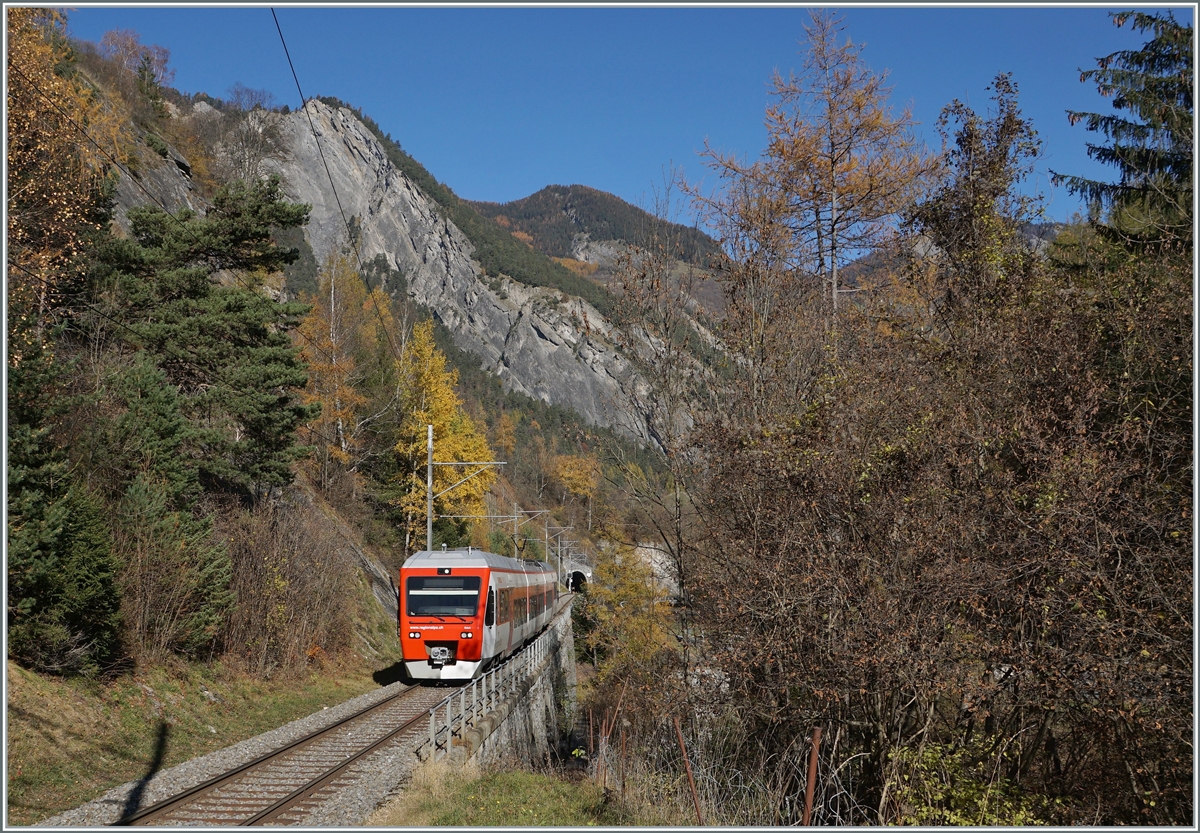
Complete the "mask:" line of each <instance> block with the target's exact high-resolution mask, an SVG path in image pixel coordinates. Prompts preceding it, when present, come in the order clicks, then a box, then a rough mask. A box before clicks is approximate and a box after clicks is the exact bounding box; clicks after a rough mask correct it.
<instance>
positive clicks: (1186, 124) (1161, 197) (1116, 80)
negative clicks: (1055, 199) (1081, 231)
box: [1052, 11, 1194, 245]
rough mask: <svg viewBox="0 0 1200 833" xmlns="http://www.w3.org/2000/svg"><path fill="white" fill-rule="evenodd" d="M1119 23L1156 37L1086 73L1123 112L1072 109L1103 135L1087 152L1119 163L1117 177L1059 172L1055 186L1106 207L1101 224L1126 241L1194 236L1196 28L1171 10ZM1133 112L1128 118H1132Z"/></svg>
mask: <svg viewBox="0 0 1200 833" xmlns="http://www.w3.org/2000/svg"><path fill="white" fill-rule="evenodd" d="M1112 18H1113V22H1114V23H1116V25H1117V26H1124V25H1125V24H1126V23H1129V24H1130V25H1131V26H1132V27H1133V29H1134V30H1135V31H1146V32H1152V33H1153V34H1154V37H1153V38H1152V39H1151V40H1149V41H1148V42H1146V43H1145V44H1144V45H1143V46H1142V48H1141V49H1138V50H1123V51H1120V52H1114V53H1113V54H1112V55H1109V56H1108V57H1105V58H1100V59H1099V60H1098V61H1097V64H1098V67H1097V68H1096V69H1091V70H1087V71H1085V72H1082V74H1081V76H1080V80H1081V81H1094V82H1095V83H1096V86H1097V88H1098V89H1099V90H1100V93H1101V95H1104V96H1105V97H1108V98H1111V99H1112V103H1113V108H1114V109H1115V110H1117V111H1118V112H1117V113H1109V114H1102V113H1084V112H1078V111H1075V110H1069V111H1067V116H1068V118H1069V119H1070V120H1071V123H1072V124H1077V123H1079V122H1083V123H1084V126H1085V127H1086V128H1087V129H1088V130H1089V131H1093V132H1099V133H1102V134H1103V135H1104V136H1105V138H1106V139H1107V143H1106V144H1088V156H1090V157H1091V158H1093V159H1096V160H1097V161H1100V162H1104V163H1106V164H1110V165H1115V166H1116V167H1117V169H1118V171H1119V172H1120V177H1119V179H1118V180H1117V182H1100V181H1098V180H1092V179H1087V178H1085V177H1080V176H1070V175H1066V174H1059V173H1055V172H1052V179H1053V181H1054V183H1055V184H1056V185H1059V184H1061V185H1065V186H1066V188H1067V190H1068V191H1070V192H1071V193H1072V194H1078V195H1081V196H1083V197H1084V198H1085V199H1087V200H1088V201H1089V202H1090V203H1091V204H1092V205H1093V206H1094V207H1095V208H1096V209H1098V210H1100V211H1106V212H1107V217H1104V218H1098V219H1102V220H1103V221H1104V222H1103V224H1102V226H1101V227H1102V229H1103V230H1104V231H1105V232H1106V233H1108V234H1115V235H1117V236H1119V237H1120V238H1121V239H1123V240H1125V241H1126V242H1127V243H1131V244H1134V245H1147V244H1155V243H1163V242H1166V241H1170V240H1180V239H1185V240H1186V241H1187V242H1188V244H1189V245H1190V242H1191V240H1192V144H1193V137H1194V132H1193V112H1194V107H1193V101H1192V95H1193V91H1192V88H1193V84H1194V71H1193V44H1192V27H1191V26H1190V25H1184V24H1181V23H1179V22H1178V21H1177V20H1176V19H1175V17H1174V15H1172V14H1171V12H1169V11H1168V12H1166V13H1165V14H1145V13H1142V12H1133V11H1130V12H1120V13H1113V14H1112ZM1125 114H1127V115H1125Z"/></svg>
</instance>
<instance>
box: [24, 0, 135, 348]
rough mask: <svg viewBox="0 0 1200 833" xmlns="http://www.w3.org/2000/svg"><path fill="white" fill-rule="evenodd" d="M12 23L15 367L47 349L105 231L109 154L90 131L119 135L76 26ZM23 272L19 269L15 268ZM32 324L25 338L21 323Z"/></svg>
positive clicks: (55, 21) (34, 14) (33, 12)
mask: <svg viewBox="0 0 1200 833" xmlns="http://www.w3.org/2000/svg"><path fill="white" fill-rule="evenodd" d="M5 11H6V14H7V21H6V22H7V24H8V56H7V57H8V66H7V69H8V73H7V75H8V85H7V86H8V89H7V100H6V105H7V106H6V108H5V118H6V121H7V125H6V126H7V130H8V203H7V205H6V207H5V214H6V219H7V236H8V241H7V243H8V264H9V267H10V269H9V271H8V304H9V323H10V331H9V338H10V341H9V345H8V349H9V361H10V364H15V363H16V362H19V361H20V357H21V356H22V355H23V354H24V353H25V352H26V351H27V350H29V349H40V348H41V347H42V346H44V345H43V342H44V340H45V338H46V331H47V329H48V326H49V325H50V324H51V323H52V319H53V316H54V315H55V314H56V311H57V309H58V308H59V307H60V305H61V298H60V296H61V294H62V283H63V281H64V280H66V279H67V278H68V277H69V276H70V273H71V270H72V268H73V267H72V263H73V262H74V261H75V259H76V257H77V255H78V254H79V252H80V249H81V247H82V245H83V241H84V239H85V237H86V235H87V234H88V232H89V231H90V230H94V229H96V228H98V227H99V219H98V217H97V215H96V206H97V187H98V186H99V184H100V182H101V180H102V178H103V177H104V175H105V168H104V166H105V162H106V160H105V159H104V157H103V156H101V155H100V154H99V152H98V151H97V150H96V149H95V147H94V146H93V145H91V144H90V143H89V142H88V141H87V139H86V138H85V136H84V134H83V133H82V132H81V131H82V130H83V129H84V128H85V126H86V129H87V130H88V134H89V135H91V134H93V133H95V134H96V135H98V136H99V135H107V134H109V133H112V132H113V130H112V129H110V128H111V122H112V120H111V119H110V118H109V117H108V116H107V115H106V113H105V111H104V108H103V107H102V106H101V104H100V103H99V102H98V100H97V98H96V97H95V96H94V95H93V94H92V91H91V90H89V89H88V88H87V87H86V86H84V84H83V82H82V80H81V78H80V77H79V76H78V75H77V74H69V73H60V72H59V71H57V68H58V67H60V66H62V65H65V64H67V63H69V59H70V50H69V47H68V45H67V40H66V32H65V28H66V18H65V17H64V16H63V14H62V13H61V12H58V11H54V10H50V9H31V8H9V9H6V10H5ZM13 267H15V268H13ZM16 321H25V322H26V325H27V326H24V327H21V328H20V329H19V331H17V330H14V329H13V325H14V322H16Z"/></svg>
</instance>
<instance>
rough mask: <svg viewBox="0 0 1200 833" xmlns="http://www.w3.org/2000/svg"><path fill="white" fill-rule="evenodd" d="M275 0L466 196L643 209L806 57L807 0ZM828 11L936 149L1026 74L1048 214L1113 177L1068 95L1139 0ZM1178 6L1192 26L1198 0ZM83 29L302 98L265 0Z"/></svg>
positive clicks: (114, 17) (279, 11)
mask: <svg viewBox="0 0 1200 833" xmlns="http://www.w3.org/2000/svg"><path fill="white" fill-rule="evenodd" d="M1167 7H1168V6H1159V7H1141V6H1139V7H1137V8H1141V9H1152V8H1158V9H1162V8H1167ZM274 8H275V12H276V15H277V16H278V19H279V23H280V26H281V27H282V30H283V34H284V37H285V38H286V40H287V47H288V50H289V52H290V54H291V57H292V60H293V62H294V65H295V69H296V73H297V75H298V76H299V80H300V85H301V87H302V89H303V91H304V94H305V95H306V96H309V97H311V96H315V95H333V96H337V97H338V98H340V99H342V100H343V101H347V102H349V103H350V104H352V105H355V106H357V107H360V108H361V109H362V110H363V112H364V113H366V114H367V115H369V116H371V117H372V118H373V119H374V120H375V121H376V122H378V123H379V125H380V126H381V127H382V128H383V129H384V131H386V132H389V133H390V134H391V135H392V138H393V139H395V140H396V141H397V142H399V144H400V145H401V146H402V147H403V148H404V149H405V150H406V151H407V152H408V153H410V154H411V155H412V156H413V157H415V158H416V159H417V160H418V161H420V162H421V163H422V164H423V165H424V166H425V167H426V168H427V169H428V170H429V171H430V172H431V173H432V174H433V175H434V176H435V177H436V178H437V179H439V180H441V181H442V182H444V183H446V184H447V185H449V186H450V187H451V188H452V189H454V191H455V192H456V193H457V194H459V196H462V197H465V198H467V199H477V200H493V201H496V202H506V201H509V200H514V199H520V198H521V197H524V196H528V195H529V194H531V193H533V192H535V191H537V190H539V189H540V188H542V187H544V186H546V185H549V184H573V183H580V184H584V185H590V186H592V187H595V188H599V189H602V190H604V191H609V192H612V193H614V194H616V195H618V196H620V197H622V198H624V199H626V200H628V201H629V202H631V203H634V204H636V205H643V206H649V205H650V204H651V203H652V201H653V194H654V190H655V189H656V188H659V187H661V185H662V182H663V176H664V171H665V170H666V169H667V168H668V166H670V165H672V164H673V165H675V166H677V167H682V168H683V171H684V174H685V176H687V178H688V179H689V180H690V181H692V182H697V181H699V180H701V179H703V180H704V181H705V183H708V184H711V183H712V180H713V178H712V175H711V174H710V173H708V172H707V171H706V169H705V167H704V165H703V164H702V162H701V160H700V159H699V158H698V156H697V152H698V151H700V150H702V149H703V147H704V143H705V141H706V140H707V141H708V142H710V143H711V144H712V146H713V147H716V148H719V149H721V150H724V151H732V152H736V153H738V154H741V155H745V156H747V157H749V158H754V157H755V156H757V155H758V153H759V152H760V151H761V150H762V148H763V147H764V146H765V143H766V131H765V129H764V127H763V113H764V110H765V108H766V106H767V105H768V103H769V101H770V96H769V95H768V92H767V85H768V81H769V79H770V76H771V73H772V71H773V70H775V69H778V70H780V71H781V72H782V73H784V74H786V73H787V72H788V71H790V70H793V69H796V70H799V68H800V65H801V61H802V58H801V56H800V54H799V53H800V52H801V50H802V48H803V46H802V44H801V41H802V40H803V38H804V28H803V26H804V24H805V22H806V21H807V20H808V13H807V10H806V9H807V8H808V7H806V6H802V5H783V4H771V5H764V6H760V7H747V6H744V5H741V6H723V7H711V6H710V7H701V6H691V7H674V8H662V7H648V6H623V7H613V6H608V7H595V8H579V7H567V6H559V7H548V8H547V7H543V8H529V7H524V8H521V7H511V6H510V7H485V8H480V7H478V6H476V7H457V8H452V7H442V8H430V7H428V6H426V7H412V6H396V5H381V4H380V5H371V4H362V5H359V6H357V7H347V6H337V7H333V6H324V7H322V6H312V5H309V6H300V5H296V6H286V5H280V6H275V7H274ZM830 8H833V9H834V10H835V12H836V13H837V14H839V15H841V16H842V17H843V18H844V26H845V34H846V35H847V36H848V37H850V38H851V39H853V40H854V41H855V43H859V44H865V46H864V48H863V51H862V58H863V60H864V61H865V62H866V63H867V64H868V65H869V66H870V67H871V68H872V69H874V70H876V71H883V70H887V71H888V73H889V75H888V82H889V83H890V84H891V85H892V87H893V90H892V101H893V104H894V106H895V107H896V108H897V109H899V108H900V107H901V106H903V105H905V104H911V106H912V108H913V112H914V116H915V117H916V119H917V120H918V121H920V122H921V125H920V126H919V127H918V131H919V133H920V135H921V136H922V137H923V138H924V140H925V141H926V143H927V144H928V145H929V146H930V147H940V138H939V137H938V135H937V132H936V129H935V122H936V120H937V117H938V113H939V112H940V110H941V108H942V107H943V106H945V105H946V104H948V103H949V102H950V101H951V100H952V99H955V98H958V99H960V100H962V101H964V102H966V103H968V104H970V105H971V106H973V107H974V108H975V109H976V110H978V111H983V110H986V108H987V105H988V93H987V89H986V88H987V86H988V84H989V83H990V81H991V79H992V78H993V77H995V75H996V73H997V72H1001V71H1005V72H1011V73H1012V74H1013V77H1014V79H1015V80H1016V82H1017V84H1018V86H1019V89H1020V101H1021V105H1022V109H1023V111H1024V113H1025V114H1026V115H1027V116H1028V117H1029V118H1030V119H1031V120H1032V122H1033V124H1034V127H1035V128H1036V129H1037V130H1038V132H1039V134H1040V136H1041V138H1042V140H1043V142H1044V147H1043V156H1042V158H1041V159H1040V160H1039V161H1038V162H1037V166H1036V167H1037V170H1036V173H1035V175H1034V178H1033V180H1032V181H1031V183H1030V186H1029V187H1030V188H1031V189H1036V190H1038V191H1040V192H1041V193H1043V194H1045V195H1046V214H1047V217H1048V218H1049V219H1054V220H1065V219H1068V218H1069V217H1070V216H1071V214H1072V213H1073V212H1075V211H1076V210H1077V209H1078V208H1079V205H1078V203H1077V202H1076V201H1075V200H1074V199H1073V198H1071V197H1070V196H1069V195H1067V194H1066V193H1065V192H1063V191H1061V190H1060V189H1052V188H1051V186H1050V183H1049V177H1048V174H1047V171H1048V170H1055V171H1059V172H1062V173H1074V174H1082V175H1085V176H1091V177H1095V178H1101V179H1111V178H1113V171H1112V169H1110V168H1106V167H1104V166H1099V165H1097V164H1095V163H1093V162H1092V161H1091V160H1089V159H1088V158H1087V156H1086V152H1085V143H1086V142H1087V141H1089V140H1094V139H1095V137H1094V135H1093V134H1089V133H1088V132H1087V131H1086V130H1084V128H1083V127H1082V126H1077V127H1071V126H1069V125H1068V123H1067V119H1066V115H1065V111H1066V110H1068V109H1082V110H1098V111H1102V112H1107V111H1109V110H1110V109H1111V105H1110V104H1109V103H1108V101H1107V100H1105V99H1103V98H1101V97H1100V96H1099V95H1098V94H1097V93H1096V91H1095V88H1094V86H1092V85H1087V84H1083V83H1080V80H1079V71H1080V70H1081V69H1089V68H1092V67H1094V66H1095V62H1096V59H1097V58H1098V57H1101V56H1104V55H1108V54H1110V53H1112V52H1115V51H1117V50H1120V49H1136V48H1138V47H1139V46H1140V45H1141V43H1142V42H1143V41H1144V40H1145V39H1146V36H1144V35H1140V34H1137V33H1134V32H1132V31H1131V30H1130V29H1129V28H1128V27H1125V28H1123V29H1118V28H1117V27H1115V26H1114V25H1113V24H1112V22H1111V20H1110V19H1109V15H1108V13H1109V12H1110V11H1118V10H1123V9H1126V8H1130V7H1129V6H1126V5H1121V4H1094V5H1088V6H1082V5H1075V6H1069V7H1062V6H1059V7H1051V6H1045V5H1024V6H1019V5H1008V6H992V7H985V6H982V5H978V4H976V5H971V4H963V5H962V6H957V7H941V6H924V7H917V6H908V7H905V6H899V5H897V4H887V5H885V6H880V5H875V6H868V5H853V4H843V5H840V6H837V7H830ZM1173 11H1174V13H1175V16H1176V17H1177V18H1178V19H1180V20H1182V21H1186V22H1189V23H1190V22H1193V21H1192V17H1193V13H1192V8H1191V6H1174V7H1173ZM68 25H69V27H70V30H71V33H72V34H73V35H74V36H75V37H78V38H81V39H84V40H90V41H99V39H100V38H101V37H102V35H103V34H104V33H105V32H106V31H109V30H111V29H133V30H135V31H137V32H138V33H139V34H140V35H141V40H142V43H145V44H158V45H161V46H164V47H166V48H167V49H168V50H170V53H171V66H172V67H174V69H175V73H176V74H175V80H174V84H173V86H175V87H176V88H177V89H180V90H182V91H184V92H188V93H196V92H206V93H208V94H210V95H213V96H217V97H226V96H227V93H228V90H229V88H230V87H231V86H233V85H234V84H235V83H241V84H244V85H245V86H247V87H251V88H254V89H262V90H267V91H269V92H270V93H272V94H273V95H274V97H275V100H276V101H277V102H278V103H280V104H285V103H286V104H288V105H290V106H291V107H293V108H295V107H296V106H298V104H299V103H300V97H299V94H298V93H297V91H296V86H295V82H294V81H293V79H292V75H291V71H290V69H289V67H288V63H287V59H286V57H285V55H284V50H283V47H282V45H281V43H280V39H279V34H278V32H277V31H276V28H275V22H274V20H273V19H272V16H271V7H269V6H221V5H208V6H204V7H182V6H173V7H172V6H165V5H164V6H158V7H154V6H124V7H118V6H91V5H86V4H81V5H78V6H75V7H73V8H72V9H70V10H68ZM680 219H686V217H681V218H680Z"/></svg>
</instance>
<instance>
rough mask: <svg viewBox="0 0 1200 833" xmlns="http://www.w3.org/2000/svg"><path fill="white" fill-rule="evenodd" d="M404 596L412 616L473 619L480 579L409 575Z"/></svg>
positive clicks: (476, 607) (477, 605)
mask: <svg viewBox="0 0 1200 833" xmlns="http://www.w3.org/2000/svg"><path fill="white" fill-rule="evenodd" d="M404 597H405V599H406V600H407V604H408V615H409V616H474V615H475V611H477V610H478V609H479V576H409V577H408V583H407V585H406V586H405V594H404Z"/></svg>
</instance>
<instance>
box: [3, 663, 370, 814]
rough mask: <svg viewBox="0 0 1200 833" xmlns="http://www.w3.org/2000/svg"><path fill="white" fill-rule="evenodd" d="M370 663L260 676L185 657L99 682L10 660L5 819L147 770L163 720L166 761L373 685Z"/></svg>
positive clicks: (74, 801)
mask: <svg viewBox="0 0 1200 833" xmlns="http://www.w3.org/2000/svg"><path fill="white" fill-rule="evenodd" d="M374 670H377V669H373V668H369V667H367V666H365V665H359V666H358V667H353V668H351V667H343V668H332V669H325V670H321V671H316V670H314V671H310V672H308V673H307V674H304V675H303V676H300V677H292V678H289V679H278V680H271V681H264V680H255V679H249V678H246V677H241V676H237V675H233V674H227V673H224V672H222V670H221V668H220V666H200V665H191V666H180V667H177V668H174V669H170V670H167V669H154V670H152V671H149V672H146V673H139V674H137V675H135V676H132V677H124V678H121V679H119V680H117V681H115V682H112V683H107V684H101V683H97V682H88V681H85V680H80V679H74V680H63V679H60V678H57V677H50V676H43V675H39V674H34V673H32V672H29V671H26V670H25V669H22V668H20V667H18V666H17V665H15V664H14V663H12V662H9V663H8V692H7V694H8V702H7V708H8V738H7V744H6V745H7V750H6V751H7V755H8V823H9V824H17V825H26V824H33V823H35V822H38V821H41V820H42V819H44V818H46V817H48V816H52V815H55V814H56V813H60V812H63V811H64V810H69V809H71V808H73V807H76V806H78V805H80V804H82V803H84V802H86V801H89V800H91V799H93V798H96V797H97V796H99V795H102V794H103V793H104V792H105V791H107V790H108V789H110V788H112V787H115V786H117V785H119V784H123V783H125V782H126V781H131V780H133V779H137V778H141V777H143V776H145V775H146V773H147V770H148V767H149V762H150V761H152V760H153V758H154V753H155V746H156V744H157V742H158V738H159V734H160V732H161V731H162V727H163V726H164V725H165V726H166V727H167V728H166V749H165V756H164V759H163V762H162V768H166V767H170V766H174V765H175V764H179V763H182V762H184V761H187V760H191V759H192V758H195V757H197V756H200V755H204V754H206V753H208V752H212V751H215V750H217V749H222V748H224V747H226V746H230V745H232V744H234V743H237V742H238V741H240V740H244V739H246V738H248V737H253V736H254V735H257V734H260V733H262V732H265V731H267V730H269V729H274V728H276V727H278V726H282V725H283V724H285V723H287V722H289V721H291V720H295V719H297V718H299V717H304V716H305V715H308V714H311V713H313V712H315V711H320V710H321V709H322V707H323V706H334V705H336V704H338V703H341V702H343V701H345V700H348V699H350V698H352V697H355V696H357V695H359V694H363V693H365V692H367V691H371V690H374V689H376V688H378V687H379V683H377V682H375V681H374V680H373V679H372V671H374ZM205 689H207V690H208V691H209V692H210V693H211V694H212V695H214V696H216V697H217V698H219V699H218V700H217V701H216V702H214V701H213V700H211V699H209V697H207V696H206V695H205V694H204V690H205Z"/></svg>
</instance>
